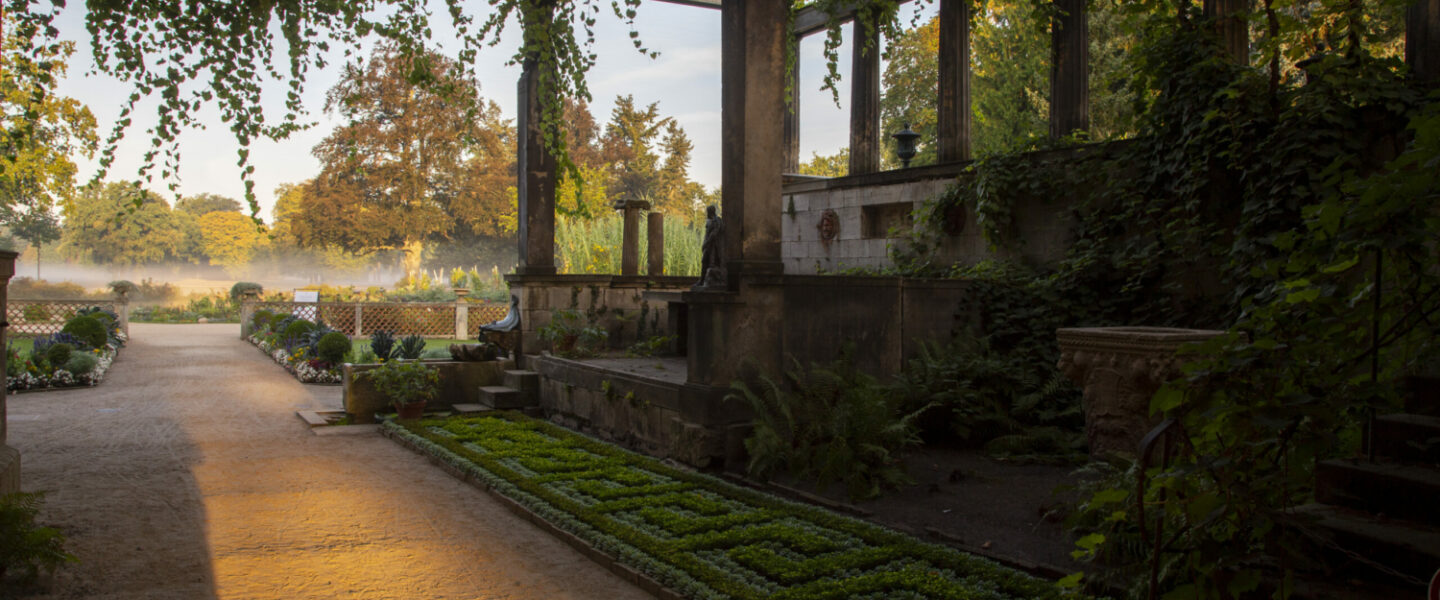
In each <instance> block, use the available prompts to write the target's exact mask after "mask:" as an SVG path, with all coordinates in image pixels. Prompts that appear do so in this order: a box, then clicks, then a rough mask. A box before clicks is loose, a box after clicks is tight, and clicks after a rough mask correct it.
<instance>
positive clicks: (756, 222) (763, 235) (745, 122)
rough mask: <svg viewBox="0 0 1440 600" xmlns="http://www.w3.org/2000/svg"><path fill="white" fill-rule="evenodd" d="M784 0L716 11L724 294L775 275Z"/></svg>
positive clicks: (731, 1) (729, 2)
mask: <svg viewBox="0 0 1440 600" xmlns="http://www.w3.org/2000/svg"><path fill="white" fill-rule="evenodd" d="M788 11H789V4H788V3H787V2H785V0H750V1H748V2H746V1H742V0H726V1H725V3H724V4H723V8H722V10H721V38H722V47H721V81H722V86H721V116H720V122H721V127H720V131H721V144H722V149H721V169H720V170H721V179H720V197H721V199H720V206H721V211H720V212H721V216H722V218H723V220H724V223H725V259H726V261H727V262H728V263H730V264H728V265H727V266H726V270H727V272H728V275H729V282H728V288H729V289H730V290H737V289H738V287H739V279H738V278H739V276H740V275H741V274H742V273H746V272H749V273H757V274H759V273H779V272H781V271H782V270H783V266H782V263H781V261H780V216H781V213H782V210H783V207H782V206H781V203H780V170H781V167H782V165H783V160H784V156H785V148H784V146H785V140H784V137H783V136H782V135H780V131H779V128H778V127H777V124H780V123H782V122H783V121H784V118H785V117H784V113H785V95H784V94H785V44H786V43H787V40H788V38H789V30H788V27H787V23H788V22H789V14H788Z"/></svg>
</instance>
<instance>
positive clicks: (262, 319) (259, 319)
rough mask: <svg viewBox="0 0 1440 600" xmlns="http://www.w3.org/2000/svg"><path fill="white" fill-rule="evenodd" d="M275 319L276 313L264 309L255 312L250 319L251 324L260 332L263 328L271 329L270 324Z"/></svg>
mask: <svg viewBox="0 0 1440 600" xmlns="http://www.w3.org/2000/svg"><path fill="white" fill-rule="evenodd" d="M274 319H275V313H272V312H270V311H269V310H266V309H263V308H262V309H260V310H257V311H255V314H254V315H252V316H251V317H250V324H251V325H253V326H254V327H255V329H256V330H259V329H261V328H263V327H269V326H270V322H271V321H273V320H274Z"/></svg>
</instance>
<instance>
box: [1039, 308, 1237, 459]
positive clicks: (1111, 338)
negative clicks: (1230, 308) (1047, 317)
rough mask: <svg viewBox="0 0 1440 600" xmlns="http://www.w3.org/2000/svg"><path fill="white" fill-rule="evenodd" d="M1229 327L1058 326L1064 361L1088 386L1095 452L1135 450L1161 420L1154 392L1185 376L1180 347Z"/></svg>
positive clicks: (1088, 425)
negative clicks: (1154, 411) (1153, 406)
mask: <svg viewBox="0 0 1440 600" xmlns="http://www.w3.org/2000/svg"><path fill="white" fill-rule="evenodd" d="M1223 333H1225V332H1223V331H1213V330H1203V329H1171V328H1165V327H1082V328H1066V329H1058V330H1056V332H1055V335H1056V337H1058V338H1059V340H1060V364H1059V365H1058V367H1059V368H1060V370H1061V371H1062V372H1063V373H1065V376H1066V377H1069V378H1070V379H1071V380H1072V381H1074V382H1075V383H1077V384H1079V385H1080V386H1081V387H1082V388H1084V390H1085V438H1086V440H1087V441H1088V442H1089V444H1090V455H1091V456H1094V457H1103V456H1105V455H1107V454H1111V453H1123V454H1129V455H1134V454H1135V452H1136V449H1137V448H1138V447H1139V444H1140V439H1141V438H1142V437H1144V436H1145V434H1146V433H1148V432H1149V431H1150V430H1151V429H1152V428H1154V427H1155V426H1156V425H1158V424H1159V423H1160V420H1161V418H1162V416H1163V415H1154V416H1151V415H1150V398H1151V397H1153V396H1154V395H1155V391H1156V390H1158V389H1160V386H1161V385H1162V384H1164V383H1165V382H1166V381H1169V380H1171V379H1174V378H1175V377H1178V376H1180V364H1181V361H1180V359H1179V358H1178V357H1177V356H1176V354H1175V353H1176V350H1178V349H1179V348H1180V346H1181V345H1183V344H1186V343H1190V342H1200V341H1204V340H1208V339H1210V338H1213V337H1216V336H1218V335H1221V334H1223Z"/></svg>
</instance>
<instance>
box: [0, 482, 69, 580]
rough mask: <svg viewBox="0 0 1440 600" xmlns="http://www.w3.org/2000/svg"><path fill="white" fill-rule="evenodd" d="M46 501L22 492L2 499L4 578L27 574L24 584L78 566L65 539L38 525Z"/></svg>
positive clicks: (0, 526)
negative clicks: (66, 565)
mask: <svg viewBox="0 0 1440 600" xmlns="http://www.w3.org/2000/svg"><path fill="white" fill-rule="evenodd" d="M42 498H43V496H42V495H41V494H26V493H21V492H16V493H13V494H6V495H4V496H0V575H4V574H5V573H6V572H7V571H9V570H10V569H15V570H16V571H23V572H22V573H21V575H20V577H21V581H25V582H30V581H33V580H34V579H35V577H36V576H38V575H39V574H40V571H41V570H45V571H50V572H52V573H53V572H54V571H55V569H56V568H57V567H59V566H60V565H62V564H64V563H67V562H75V560H76V559H75V557H74V556H72V555H71V554H70V553H68V552H66V551H65V536H64V535H61V533H60V532H59V531H57V530H55V529H54V528H50V527H41V526H39V525H36V524H35V516H36V515H38V514H40V501H41V500H42Z"/></svg>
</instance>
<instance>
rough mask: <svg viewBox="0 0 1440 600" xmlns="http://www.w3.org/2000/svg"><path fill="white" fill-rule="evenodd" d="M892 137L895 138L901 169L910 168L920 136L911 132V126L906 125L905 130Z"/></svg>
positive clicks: (896, 153) (896, 152)
mask: <svg viewBox="0 0 1440 600" xmlns="http://www.w3.org/2000/svg"><path fill="white" fill-rule="evenodd" d="M890 137H892V138H895V155H896V156H899V157H900V168H902V169H903V168H908V167H909V166H910V159H912V158H915V140H917V139H920V134H918V133H915V132H914V131H911V130H910V124H909V123H906V124H905V128H904V129H901V130H900V131H899V132H898V133H894V134H892V135H891V136H890Z"/></svg>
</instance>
